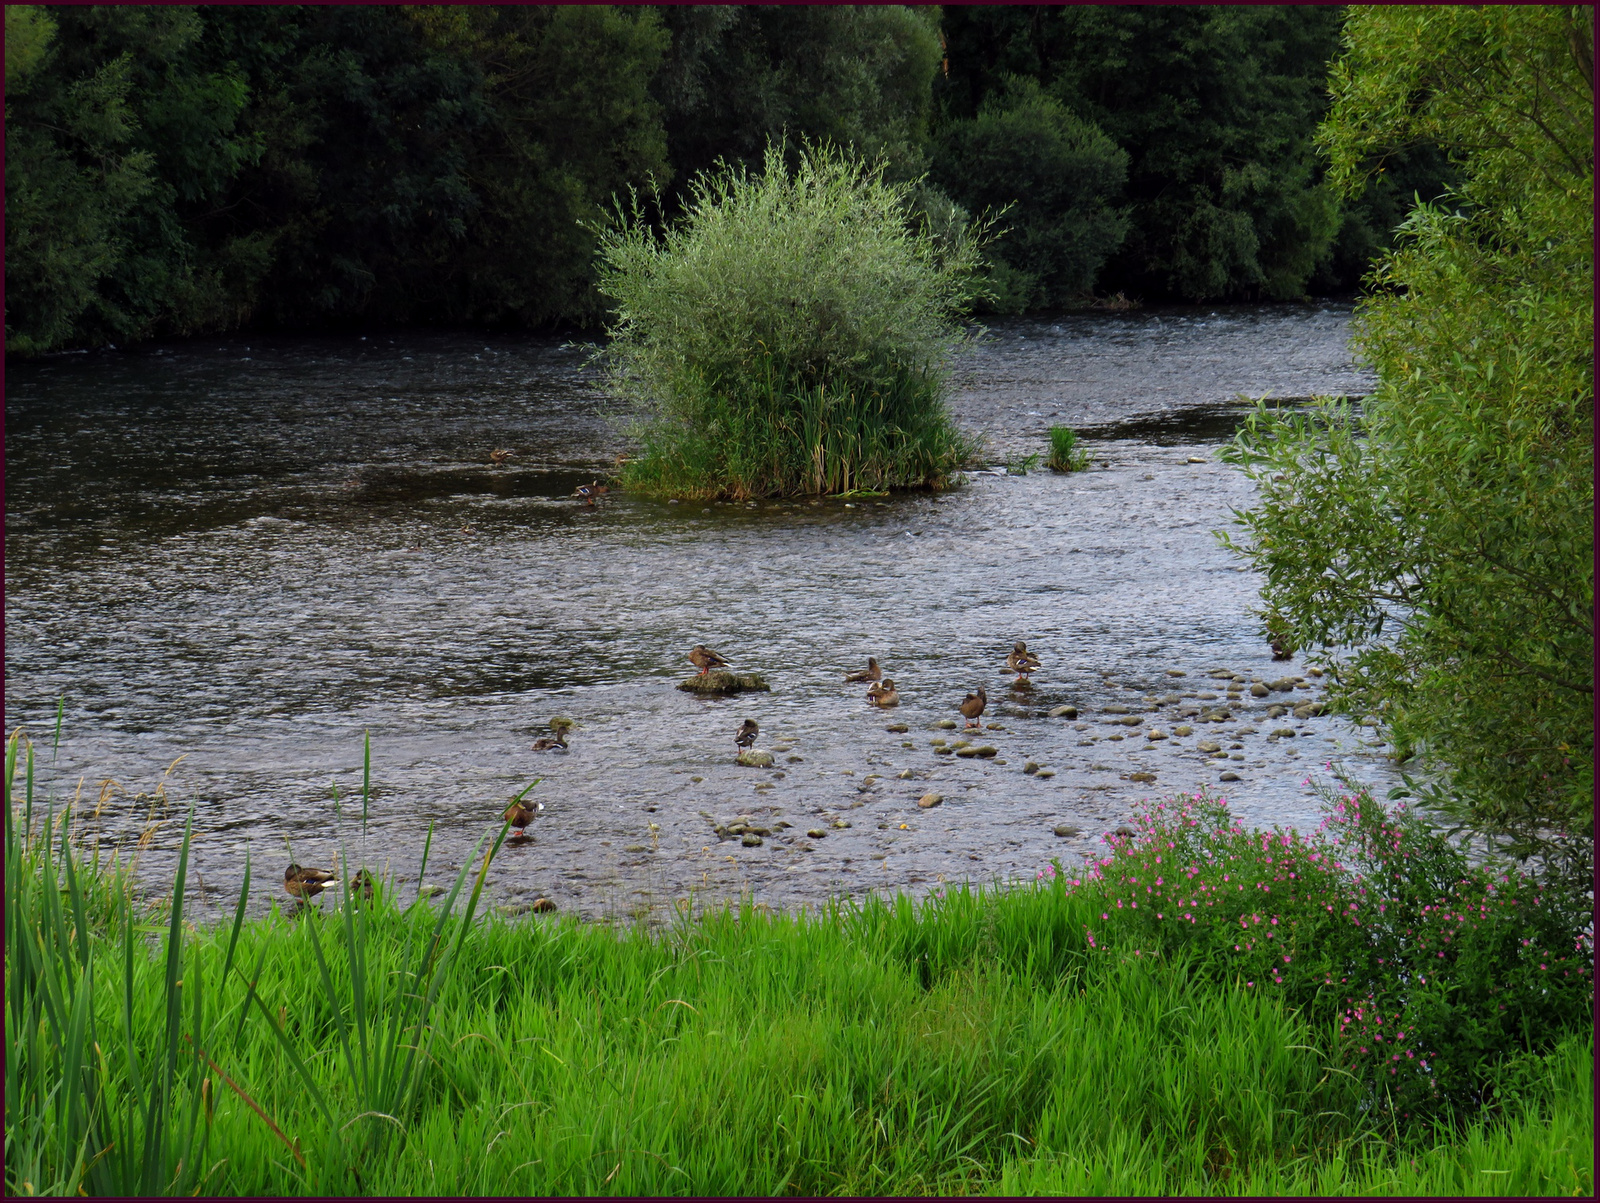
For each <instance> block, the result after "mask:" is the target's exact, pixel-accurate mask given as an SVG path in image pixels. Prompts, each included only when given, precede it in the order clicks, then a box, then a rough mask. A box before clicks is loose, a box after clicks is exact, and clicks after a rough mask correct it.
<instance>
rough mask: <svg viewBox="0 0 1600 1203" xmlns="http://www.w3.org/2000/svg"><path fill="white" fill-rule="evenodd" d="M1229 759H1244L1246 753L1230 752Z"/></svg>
mask: <svg viewBox="0 0 1600 1203" xmlns="http://www.w3.org/2000/svg"><path fill="white" fill-rule="evenodd" d="M1228 759H1229V760H1243V759H1244V753H1243V752H1229V753H1228Z"/></svg>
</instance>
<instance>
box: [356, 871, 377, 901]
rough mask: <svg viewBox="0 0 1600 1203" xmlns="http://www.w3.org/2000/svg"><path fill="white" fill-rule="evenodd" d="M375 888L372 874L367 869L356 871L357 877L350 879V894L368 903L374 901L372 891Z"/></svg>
mask: <svg viewBox="0 0 1600 1203" xmlns="http://www.w3.org/2000/svg"><path fill="white" fill-rule="evenodd" d="M375 886H376V883H375V882H374V881H373V880H372V874H370V873H368V872H367V871H366V870H365V869H358V870H356V875H355V876H354V877H352V878H351V879H350V893H352V894H354V895H356V896H358V897H360V898H365V899H367V900H368V901H371V899H372V891H373V889H374V888H375Z"/></svg>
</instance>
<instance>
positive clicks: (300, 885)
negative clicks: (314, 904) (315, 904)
mask: <svg viewBox="0 0 1600 1203" xmlns="http://www.w3.org/2000/svg"><path fill="white" fill-rule="evenodd" d="M337 880H338V874H336V873H329V872H328V871H327V870H326V869H309V868H301V867H300V866H299V865H296V864H291V865H290V866H289V867H288V868H287V869H285V870H284V871H283V888H284V890H286V891H287V892H288V893H289V894H290V895H292V896H293V897H295V898H298V899H300V900H301V901H302V902H304V901H305V900H306V899H308V898H315V897H316V896H317V895H318V894H320V893H322V891H323V890H326V889H327V888H328V883H329V882H332V881H337Z"/></svg>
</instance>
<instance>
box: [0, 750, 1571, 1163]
mask: <svg viewBox="0 0 1600 1203" xmlns="http://www.w3.org/2000/svg"><path fill="white" fill-rule="evenodd" d="M19 760H20V763H19ZM5 784H6V792H7V801H8V804H7V817H6V832H5V839H6V887H5V888H6V903H5V905H6V1044H7V1058H6V1150H7V1155H6V1186H7V1190H8V1192H11V1193H15V1194H41V1193H65V1194H74V1193H78V1192H79V1191H80V1190H81V1191H86V1192H89V1193H96V1194H102V1193H114V1194H132V1193H167V1192H174V1191H185V1192H203V1193H208V1194H269V1193H270V1194H299V1193H376V1194H413V1193H428V1194H507V1193H528V1194H556V1193H564V1194H619V1195H638V1194H660V1195H669V1194H784V1193H795V1194H913V1193H957V1192H987V1193H1002V1194H1019V1193H1049V1194H1062V1193H1118V1194H1130V1193H1152V1194H1179V1193H1195V1192H1199V1193H1240V1194H1281V1193H1330V1194H1358V1193H1372V1194H1469V1193H1480V1192H1481V1193H1494V1194H1506V1193H1511V1194H1543V1193H1557V1194H1590V1193H1592V1190H1593V1164H1592V1158H1591V1156H1590V1153H1591V1149H1592V1141H1593V1100H1592V1095H1591V1093H1590V1089H1589V1087H1590V1082H1591V1078H1592V1067H1593V1033H1592V1029H1591V1027H1590V1024H1589V1015H1590V1011H1591V1007H1592V984H1593V979H1592V946H1591V944H1590V941H1589V938H1588V937H1586V936H1584V935H1582V934H1581V933H1580V932H1579V930H1578V929H1576V928H1575V927H1574V926H1573V924H1572V923H1571V922H1570V921H1569V917H1568V916H1566V915H1565V914H1564V913H1563V912H1562V911H1561V910H1560V909H1559V908H1553V907H1549V906H1547V905H1546V902H1545V900H1544V898H1543V897H1542V896H1541V894H1540V893H1539V891H1538V889H1537V887H1536V886H1534V885H1533V884H1532V883H1530V882H1529V881H1528V880H1526V879H1524V878H1521V877H1519V876H1517V875H1514V874H1499V875H1497V874H1495V873H1493V872H1491V871H1489V870H1483V869H1473V868H1470V867H1469V866H1467V865H1466V864H1465V862H1464V860H1463V859H1462V858H1461V856H1460V855H1459V853H1457V852H1455V851H1453V850H1452V849H1451V848H1450V847H1449V846H1448V845H1447V844H1446V843H1444V842H1443V841H1442V840H1440V839H1438V838H1437V837H1436V836H1431V835H1429V834H1428V833H1427V832H1425V831H1424V830H1423V829H1422V828H1420V827H1419V826H1418V825H1417V824H1416V823H1415V822H1414V821H1412V820H1410V819H1408V818H1407V817H1406V816H1405V815H1404V814H1403V813H1395V814H1390V813H1386V812H1385V811H1384V809H1383V808H1382V807H1381V806H1379V805H1378V804H1376V803H1374V802H1373V801H1372V799H1370V798H1368V797H1364V796H1359V795H1346V796H1343V797H1338V796H1332V797H1330V803H1331V810H1330V813H1329V819H1328V822H1327V823H1325V824H1324V828H1323V829H1322V830H1320V831H1319V832H1317V833H1314V834H1312V835H1311V836H1307V837H1299V836H1296V835H1293V834H1290V833H1284V832H1273V833H1262V832H1247V831H1244V830H1242V829H1241V828H1240V827H1239V826H1238V825H1237V824H1235V823H1233V822H1232V821H1231V820H1230V818H1229V817H1228V815H1227V811H1226V807H1225V805H1224V804H1222V803H1221V802H1220V801H1216V800H1213V799H1211V798H1209V797H1207V796H1205V795H1200V796H1197V797H1186V798H1185V797H1180V798H1176V799H1173V800H1171V801H1170V802H1168V803H1157V804H1153V805H1150V806H1148V807H1146V809H1145V810H1144V813H1143V814H1142V815H1141V817H1140V821H1139V830H1138V831H1137V833H1136V834H1134V835H1132V836H1124V837H1115V838H1113V839H1111V841H1110V846H1109V847H1108V849H1107V850H1106V852H1105V854H1104V855H1101V856H1099V857H1097V858H1095V859H1093V860H1090V861H1088V862H1086V863H1085V864H1084V865H1082V866H1077V867H1073V868H1068V867H1065V866H1060V867H1058V866H1050V867H1048V868H1047V869H1046V870H1044V871H1042V872H1041V874H1040V881H1039V882H1037V883H1035V884H1034V885H1033V886H1031V887H1030V886H1021V887H1018V888H1012V889H1006V890H1002V889H994V890H987V889H976V890H974V889H967V888H959V889H951V890H949V891H947V892H945V893H944V894H942V895H936V896H934V897H931V898H929V899H928V900H926V901H925V902H923V903H921V904H920V905H919V904H916V903H914V902H913V901H912V900H910V899H909V898H906V897H904V896H901V897H897V898H896V899H894V900H892V901H887V902H885V901H877V900H873V901H869V902H868V903H866V904H865V905H861V906H830V907H826V908H823V909H822V910H819V911H818V912H815V913H809V914H800V915H774V914H771V913H767V912H765V911H763V910H759V909H757V908H753V907H749V906H746V907H744V908H742V909H739V910H737V911H730V910H725V909H723V910H715V911H712V912H709V913H702V914H695V913H693V912H694V908H693V901H692V900H691V899H685V900H684V902H683V922H682V923H681V924H679V925H677V926H676V927H675V928H674V929H673V930H671V931H670V932H669V933H667V934H665V935H656V934H652V933H649V932H647V931H644V930H639V931H634V932H626V933H618V932H614V931H611V930H608V929H606V928H604V927H601V926H596V925H582V924H577V923H573V922H562V921H555V922H551V921H538V920H532V921H529V920H514V921H507V920H506V919H504V918H502V917H500V916H498V915H490V916H479V915H478V911H477V906H478V902H479V899H480V891H481V887H482V882H483V879H484V876H485V874H486V873H487V871H488V867H489V865H490V863H491V861H492V858H493V856H494V855H495V852H496V850H497V849H498V847H499V843H500V840H502V839H503V838H504V837H505V829H504V828H502V829H501V831H500V833H499V836H498V837H496V836H495V833H494V832H492V831H490V832H487V833H486V834H485V837H484V842H483V843H481V844H480V848H484V847H486V851H485V852H484V855H483V857H482V859H481V861H479V862H476V863H475V862H472V861H469V862H468V863H467V865H466V866H465V867H464V868H463V869H462V871H461V873H460V875H459V876H458V878H457V879H456V882H455V885H454V888H453V889H452V890H450V891H449V892H448V894H446V895H445V896H444V897H443V898H441V899H440V900H439V902H438V905H437V906H436V907H435V906H430V905H429V904H428V903H426V902H424V901H420V900H419V901H418V902H415V903H413V904H411V905H410V906H408V907H401V906H399V905H397V904H396V902H395V901H394V896H393V890H394V884H393V883H387V882H385V883H381V884H380V885H379V888H378V892H377V896H376V897H375V898H374V899H372V900H371V901H370V902H368V901H364V900H363V899H361V898H360V896H359V893H352V891H351V889H350V882H349V880H348V879H346V878H341V881H340V882H339V884H338V885H337V886H336V888H335V890H334V891H333V895H334V900H333V904H332V905H331V907H330V909H329V910H328V911H327V912H324V911H322V910H319V909H318V908H317V907H315V906H310V907H306V908H305V909H304V910H303V912H301V913H298V914H296V915H293V916H289V915H283V914H279V913H278V912H277V911H276V910H275V911H274V912H273V914H271V915H270V916H268V917H266V918H263V919H257V920H246V919H245V918H244V901H245V897H246V893H247V891H248V881H247V882H246V885H245V889H244V890H243V891H241V895H240V899H239V904H238V906H237V908H236V910H235V913H234V916H233V919H232V921H231V922H230V923H228V924H226V925H224V926H222V927H218V928H199V929H197V928H195V927H194V926H193V925H192V924H191V923H190V922H189V921H188V919H187V917H186V915H185V910H184V905H185V888H186V886H185V874H186V869H185V866H186V864H187V852H188V835H187V834H186V835H185V838H184V842H183V845H182V850H181V853H180V857H179V862H178V870H177V878H176V881H175V883H174V887H173V891H172V893H171V895H170V897H169V898H168V899H166V900H164V901H158V902H156V903H153V904H151V903H146V902H142V901H141V900H139V899H138V898H137V896H136V895H135V894H134V892H133V890H132V888H131V880H130V875H129V872H128V870H129V865H128V864H127V862H124V861H118V860H117V859H116V858H112V859H111V860H110V861H103V860H101V859H100V858H99V857H98V856H95V857H93V858H89V859H86V858H85V856H84V854H83V852H82V851H81V850H80V849H78V848H77V847H76V846H75V844H74V841H73V840H72V838H71V833H70V831H69V829H68V823H67V821H66V818H65V816H62V817H61V818H59V819H58V818H55V817H54V816H53V815H52V814H51V813H50V811H49V810H48V809H46V808H44V807H43V806H41V805H37V804H36V803H35V799H34V797H33V770H32V748H31V746H28V745H26V744H25V743H24V741H23V738H22V737H21V736H20V735H19V736H14V737H13V738H12V740H11V741H10V744H9V747H8V749H7V757H6V782H5ZM19 791H20V796H19ZM41 811H42V813H40V812H41ZM35 820H39V822H38V823H37V825H35V822H34V821H35ZM458 902H459V903H461V910H460V913H459V914H458V913H457V909H456V908H457V904H458Z"/></svg>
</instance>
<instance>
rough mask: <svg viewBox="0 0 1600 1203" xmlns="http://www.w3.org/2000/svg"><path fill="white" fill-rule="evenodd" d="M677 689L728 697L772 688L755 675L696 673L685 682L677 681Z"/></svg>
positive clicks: (718, 672) (720, 672) (719, 672)
mask: <svg viewBox="0 0 1600 1203" xmlns="http://www.w3.org/2000/svg"><path fill="white" fill-rule="evenodd" d="M678 688H679V689H681V690H683V691H684V692H685V693H699V694H716V695H718V696H728V695H731V694H736V693H748V692H752V691H754V692H758V693H759V692H761V691H764V690H765V691H770V690H771V689H772V686H770V685H768V684H767V683H766V681H764V680H762V678H761V677H760V676H759V675H758V674H756V673H729V672H722V671H720V670H719V671H717V672H709V673H706V674H705V675H703V676H702V675H701V674H699V673H696V674H695V675H694V676H692V677H690V678H689V679H688V680H687V681H679V682H678Z"/></svg>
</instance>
